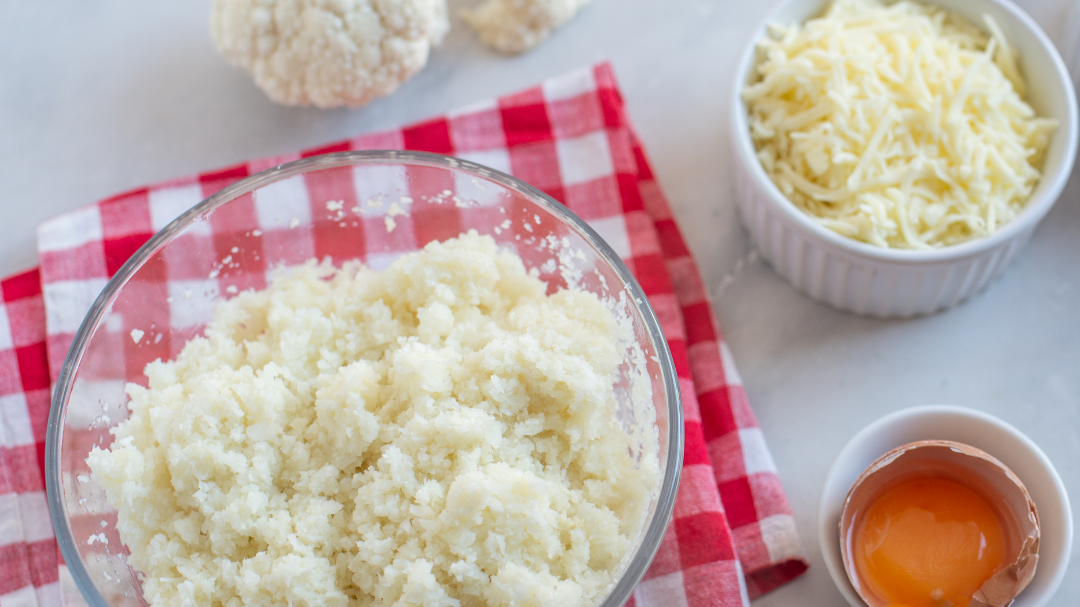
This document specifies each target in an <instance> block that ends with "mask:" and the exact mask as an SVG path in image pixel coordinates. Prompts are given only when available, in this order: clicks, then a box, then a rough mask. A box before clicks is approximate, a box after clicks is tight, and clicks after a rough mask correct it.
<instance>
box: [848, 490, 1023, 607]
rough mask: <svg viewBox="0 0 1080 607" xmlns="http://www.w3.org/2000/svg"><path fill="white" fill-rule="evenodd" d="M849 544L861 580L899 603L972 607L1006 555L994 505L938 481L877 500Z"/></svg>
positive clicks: (905, 606)
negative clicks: (970, 604)
mask: <svg viewBox="0 0 1080 607" xmlns="http://www.w3.org/2000/svg"><path fill="white" fill-rule="evenodd" d="M852 548H853V549H854V550H853V553H854V556H855V559H854V560H855V566H856V568H857V570H858V574H859V578H860V580H862V582H863V583H865V584H866V585H867V586H869V587H870V589H871V590H872V591H873V592H874V593H875V594H877V595H878V596H879V597H881V598H883V599H885V600H887V601H889V602H890V603H892V605H893V606H894V607H900V606H903V607H939V606H941V605H956V606H957V607H967V604H968V603H969V602H970V601H971V597H972V595H973V594H975V591H976V590H978V589H979V587H980V586H982V585H983V582H985V581H986V580H987V579H989V578H990V577H991V576H992V575H994V573H996V572H997V571H998V570H999V569H1001V568H1002V566H1003V565H1004V564H1005V556H1006V555H1005V534H1004V532H1003V531H1002V528H1001V523H1000V522H999V521H998V518H997V516H996V515H995V514H994V510H993V508H991V507H990V504H988V503H987V502H986V500H985V499H983V497H982V496H980V495H979V494H977V493H975V492H974V491H972V490H971V489H969V488H968V487H965V486H964V485H962V484H960V483H957V482H954V481H951V480H945V479H937V478H927V479H918V480H912V481H907V482H905V483H901V484H900V485H897V486H896V487H893V488H892V489H890V490H889V491H887V492H886V493H885V494H883V495H882V496H881V497H880V498H878V499H877V500H876V501H875V502H874V503H873V504H872V505H871V506H870V509H869V510H868V511H867V513H866V515H865V516H864V517H863V519H862V521H861V522H860V523H859V526H858V528H857V529H856V530H855V537H854V541H853V546H852Z"/></svg>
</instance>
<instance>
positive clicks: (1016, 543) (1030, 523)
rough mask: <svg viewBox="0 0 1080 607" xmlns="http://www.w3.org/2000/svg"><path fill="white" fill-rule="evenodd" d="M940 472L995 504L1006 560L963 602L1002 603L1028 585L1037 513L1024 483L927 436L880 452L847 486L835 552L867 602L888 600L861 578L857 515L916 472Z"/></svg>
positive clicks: (994, 463) (980, 454)
mask: <svg viewBox="0 0 1080 607" xmlns="http://www.w3.org/2000/svg"><path fill="white" fill-rule="evenodd" d="M928 477H932V478H946V479H950V480H954V481H956V482H959V483H961V484H964V485H966V486H967V487H969V488H970V489H972V490H974V491H975V492H976V493H979V494H980V495H982V496H983V497H984V498H985V499H986V500H987V502H989V503H990V504H991V506H993V507H994V508H996V509H997V510H998V518H999V519H1000V521H1001V523H1002V527H1003V531H1004V532H1005V538H1006V546H1007V550H1008V553H1009V554H1010V555H1012V558H1011V564H1009V565H1007V566H1006V567H1005V568H1003V569H1002V570H1000V571H998V572H997V573H995V574H994V575H993V577H991V578H990V579H989V580H987V581H986V582H985V583H984V584H983V585H982V587H981V588H979V590H978V591H976V592H975V596H974V597H972V600H971V603H970V606H969V607H1005V606H1007V605H1009V604H1010V603H1012V601H1013V599H1014V598H1015V597H1016V595H1018V594H1020V592H1021V591H1022V590H1023V589H1024V588H1025V587H1026V586H1027V585H1028V583H1029V582H1030V581H1031V578H1032V577H1033V576H1034V575H1035V566H1036V565H1037V564H1038V561H1039V515H1038V512H1037V511H1036V509H1035V503H1034V502H1033V501H1032V500H1031V496H1030V495H1029V494H1028V491H1027V489H1025V488H1024V484H1023V483H1022V482H1021V481H1020V479H1019V478H1017V476H1016V475H1015V474H1013V472H1012V471H1011V470H1009V469H1008V468H1007V467H1006V466H1005V464H1002V463H1001V462H1000V461H998V460H997V459H996V458H995V457H993V456H992V455H990V454H988V453H986V452H985V451H982V450H981V449H976V448H975V447H972V446H970V445H965V444H963V443H958V442H953V441H943V440H927V441H918V442H914V443H909V444H906V445H903V446H900V447H897V448H896V449H893V450H892V451H889V452H888V453H886V454H885V455H882V456H881V457H879V458H878V459H877V461H875V462H874V463H872V464H870V466H869V467H868V468H867V469H866V470H864V471H863V473H862V474H861V475H860V476H859V478H858V479H857V480H856V481H855V484H854V485H852V487H851V490H850V491H848V494H847V498H846V499H845V500H844V508H843V511H842V513H841V515H840V529H839V531H840V555H841V558H842V560H843V564H844V570H845V571H846V572H847V575H848V578H849V579H850V580H851V584H852V585H853V586H854V587H855V591H856V592H857V593H858V594H859V596H860V597H862V599H863V601H865V602H866V604H867V605H870V606H872V607H881V606H885V605H888V604H889V603H888V601H885V600H884V599H882V598H880V597H878V596H877V595H875V594H873V593H872V591H871V590H870V589H869V588H867V586H866V584H863V583H861V581H860V579H859V575H858V573H857V570H856V568H855V563H854V561H853V560H852V558H851V554H850V543H851V541H852V537H853V536H854V533H855V529H857V528H858V523H859V520H861V515H862V514H863V513H865V512H866V510H867V509H868V507H869V505H870V504H872V503H873V502H874V501H875V500H877V499H878V498H879V497H880V496H881V495H882V494H884V493H885V492H886V491H888V490H889V489H892V488H893V487H895V486H897V485H899V484H901V483H904V482H907V481H909V480H913V479H916V478H928Z"/></svg>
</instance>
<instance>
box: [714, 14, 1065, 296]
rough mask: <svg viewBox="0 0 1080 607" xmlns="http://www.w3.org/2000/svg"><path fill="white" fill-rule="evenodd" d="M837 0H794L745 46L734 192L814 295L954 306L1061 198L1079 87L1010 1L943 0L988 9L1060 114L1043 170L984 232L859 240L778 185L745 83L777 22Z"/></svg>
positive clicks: (788, 270)
mask: <svg viewBox="0 0 1080 607" xmlns="http://www.w3.org/2000/svg"><path fill="white" fill-rule="evenodd" d="M828 4H829V0H785V1H784V2H781V3H780V5H779V6H778V7H777V8H776V9H775V10H774V11H773V12H772V14H770V15H769V16H768V18H767V19H766V20H765V22H763V23H762V24H761V25H760V26H759V27H758V28H757V30H756V31H755V33H754V36H753V37H752V41H751V43H750V45H749V47H748V48H747V49H746V51H745V52H744V53H743V56H742V59H741V60H740V62H739V67H738V70H737V72H736V76H735V83H734V87H733V93H732V104H731V106H732V131H731V142H732V145H733V147H734V156H735V162H734V167H735V193H736V199H737V201H738V204H739V210H740V212H741V214H742V217H743V221H744V222H745V223H746V226H747V228H748V229H749V231H750V235H751V236H752V238H753V239H754V241H755V243H756V244H757V247H758V249H759V251H760V253H761V255H762V257H764V258H765V260H766V261H768V262H769V263H770V264H771V265H772V266H773V268H775V269H776V271H777V272H779V273H780V275H781V276H783V277H784V278H786V279H787V280H788V281H789V282H791V284H793V285H795V287H797V288H798V289H800V290H801V291H803V292H805V293H806V294H808V295H809V296H810V297H812V298H814V299H816V300H818V301H822V302H825V303H827V304H829V305H831V306H833V307H836V308H839V309H842V310H849V311H852V312H855V313H857V314H866V315H870V316H881V317H888V316H912V315H917V314H929V313H932V312H937V311H940V310H943V309H945V308H949V307H951V306H954V305H956V304H958V303H960V302H962V301H964V300H966V299H967V298H969V297H971V296H972V295H974V294H975V293H978V292H979V291H981V290H982V289H983V288H985V287H986V286H987V285H988V284H989V283H990V282H991V281H992V280H994V279H995V278H996V277H997V276H999V275H1000V274H1001V272H1002V271H1003V270H1004V269H1005V268H1006V267H1007V266H1008V265H1009V263H1010V262H1011V261H1012V260H1013V258H1015V257H1016V254H1017V253H1018V252H1019V251H1020V249H1022V248H1023V246H1024V244H1025V243H1027V241H1028V239H1029V238H1030V237H1031V234H1032V232H1033V231H1034V230H1035V227H1036V226H1037V225H1038V223H1039V221H1040V220H1041V219H1042V218H1043V216H1045V215H1046V213H1047V211H1049V210H1050V207H1052V206H1053V205H1054V202H1055V201H1056V200H1057V198H1058V196H1059V195H1060V194H1061V190H1062V189H1063V188H1064V187H1065V183H1066V182H1067V181H1068V179H1069V175H1070V173H1071V172H1072V166H1073V161H1074V159H1075V157H1076V145H1077V108H1076V95H1075V93H1074V92H1073V87H1072V82H1071V79H1070V78H1069V74H1068V71H1067V70H1066V69H1065V65H1064V63H1063V62H1062V60H1061V57H1060V56H1059V55H1058V53H1057V51H1056V50H1055V49H1054V46H1053V44H1052V43H1051V42H1050V40H1049V39H1048V38H1047V37H1046V34H1044V33H1043V31H1042V30H1041V29H1039V26H1038V25H1036V24H1035V22H1033V21H1032V20H1031V18H1030V17H1028V16H1027V14H1025V13H1024V12H1023V11H1021V10H1020V9H1018V8H1017V7H1016V6H1015V5H1013V4H1012V3H1011V2H1009V1H1008V0H934V4H936V5H938V6H941V7H942V8H944V9H947V10H950V11H955V12H956V13H958V14H960V15H962V16H964V17H965V18H967V19H969V20H971V21H972V22H973V23H977V24H981V23H982V22H983V18H982V16H983V15H984V14H986V15H990V16H992V17H993V18H994V20H995V21H997V23H998V24H999V25H1000V26H1001V28H1002V30H1003V31H1004V33H1005V36H1006V38H1007V39H1008V40H1009V42H1010V43H1012V45H1013V46H1014V47H1015V48H1016V49H1017V53H1018V55H1019V60H1020V69H1021V71H1022V72H1023V74H1024V76H1025V78H1026V79H1027V83H1028V90H1029V92H1028V102H1029V103H1031V105H1032V106H1033V107H1034V108H1035V111H1036V112H1038V113H1039V115H1040V116H1047V117H1050V118H1054V119H1055V120H1057V122H1058V128H1057V130H1056V131H1055V132H1054V135H1053V139H1052V140H1051V142H1050V147H1049V149H1048V150H1047V154H1046V161H1045V163H1044V166H1043V177H1042V180H1041V181H1040V182H1039V185H1038V186H1037V187H1036V188H1035V192H1034V193H1033V194H1032V197H1031V200H1030V201H1029V202H1028V205H1027V207H1026V208H1025V209H1024V211H1023V212H1022V213H1021V214H1020V216H1019V217H1017V218H1016V219H1015V220H1014V221H1013V222H1011V223H1009V224H1008V225H1006V226H1005V227H1003V228H1002V229H1000V230H999V231H998V232H996V233H994V234H992V235H990V236H988V237H986V238H980V239H978V240H973V241H970V242H966V243H963V244H959V245H955V246H951V247H945V248H941V249H935V250H931V251H909V250H897V249H883V248H880V247H876V246H873V245H869V244H866V243H863V242H858V241H855V240H852V239H850V238H846V237H844V236H840V235H839V234H837V233H835V232H833V231H832V230H829V229H827V228H825V227H822V226H821V225H819V224H817V223H815V222H814V221H813V220H811V219H810V218H809V217H808V216H807V215H806V214H805V213H803V212H802V211H801V210H799V209H798V208H797V207H796V206H795V205H794V204H792V203H791V202H790V201H789V200H788V199H787V198H786V197H785V196H784V195H783V194H782V193H781V192H780V190H779V189H778V188H777V187H776V185H775V184H774V183H773V182H772V180H771V179H770V178H769V176H768V174H766V173H765V170H764V169H763V168H762V166H761V163H760V162H759V161H758V159H757V157H756V156H755V151H754V144H753V142H752V141H751V139H750V131H749V126H748V124H747V112H746V106H745V104H744V103H743V101H742V96H741V92H742V89H743V87H744V86H745V85H746V84H747V83H748V82H749V81H750V80H751V79H752V77H753V71H754V67H755V66H756V65H757V63H758V61H759V59H760V53H759V51H758V49H757V42H758V40H760V39H761V38H762V37H763V36H764V35H765V34H766V28H767V26H768V24H769V23H780V24H785V25H790V24H794V23H802V22H803V21H806V20H807V19H809V18H811V17H813V16H816V15H818V14H820V13H821V12H823V11H824V10H825V8H826V7H827V6H828Z"/></svg>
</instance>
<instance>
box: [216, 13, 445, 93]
mask: <svg viewBox="0 0 1080 607" xmlns="http://www.w3.org/2000/svg"><path fill="white" fill-rule="evenodd" d="M447 29H449V20H448V19H447V9H446V0H214V4H213V12H212V14H211V17H210V34H211V37H212V38H213V41H214V44H215V46H217V48H218V50H219V51H220V52H221V54H222V55H224V56H225V57H226V58H227V59H229V61H231V62H233V63H234V64H236V65H238V66H240V67H242V68H244V69H245V70H247V71H248V72H249V73H250V74H251V75H252V76H253V77H254V78H255V83H256V84H257V85H258V86H259V88H261V89H262V90H263V91H265V92H266V94H267V95H269V96H270V98H271V99H273V100H274V101H277V102H279V103H284V104H287V105H315V106H318V107H322V108H328V107H338V106H350V107H357V106H361V105H364V104H366V103H368V102H369V101H371V100H372V99H374V98H375V97H382V96H385V95H388V94H390V93H391V92H393V91H394V90H395V89H396V88H397V87H398V85H400V84H401V83H402V82H405V81H406V80H408V79H409V78H411V77H412V76H413V74H415V73H416V72H418V71H419V70H420V68H422V67H424V64H426V63H427V59H428V53H429V51H430V50H431V47H432V46H433V45H437V44H438V43H439V42H440V41H441V40H442V38H443V36H444V35H445V34H446V31H447Z"/></svg>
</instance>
